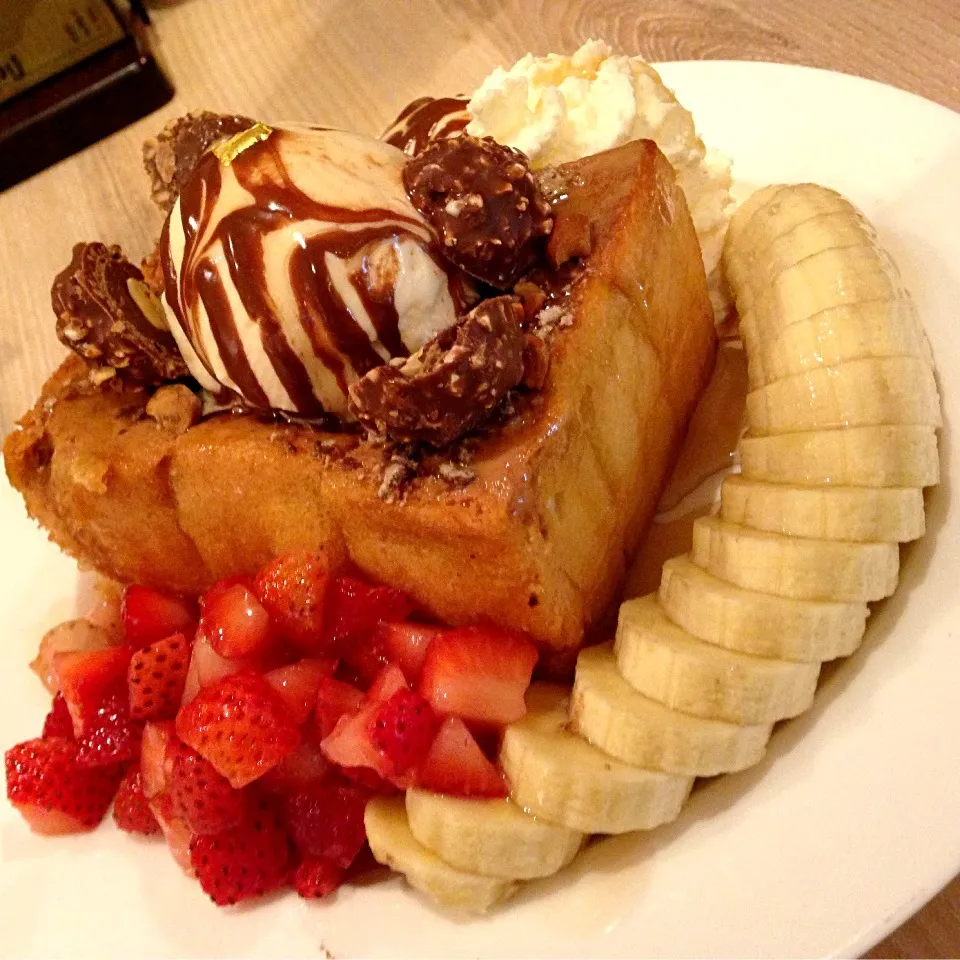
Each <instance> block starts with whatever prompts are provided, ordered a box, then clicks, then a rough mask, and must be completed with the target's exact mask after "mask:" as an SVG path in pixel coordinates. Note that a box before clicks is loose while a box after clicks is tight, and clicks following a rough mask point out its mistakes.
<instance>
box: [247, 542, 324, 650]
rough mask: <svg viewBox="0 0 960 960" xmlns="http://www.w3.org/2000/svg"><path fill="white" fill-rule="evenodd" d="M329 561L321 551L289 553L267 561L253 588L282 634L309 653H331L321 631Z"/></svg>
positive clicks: (322, 628) (322, 630) (322, 629)
mask: <svg viewBox="0 0 960 960" xmlns="http://www.w3.org/2000/svg"><path fill="white" fill-rule="evenodd" d="M329 582H330V564H329V561H328V560H327V557H326V555H325V554H323V553H320V552H314V553H307V552H300V553H290V554H287V555H286V556H283V557H278V558H277V559H276V560H274V561H273V562H272V563H269V564H267V566H265V567H264V568H263V569H262V570H261V571H260V572H259V573H258V574H257V576H256V579H255V581H254V591H255V593H256V595H257V596H258V597H259V598H260V602H261V603H262V604H263V606H264V607H265V608H266V610H267V612H268V613H269V614H270V616H271V617H272V618H273V622H274V623H275V624H276V625H277V628H278V629H279V630H280V632H281V633H283V635H284V636H285V637H287V638H288V639H290V640H291V641H292V642H293V643H295V644H296V645H297V646H298V647H300V649H301V650H303V651H304V652H306V653H310V654H323V653H328V652H330V647H329V641H328V637H327V636H326V635H325V633H324V623H325V620H326V605H327V587H328V584H329Z"/></svg>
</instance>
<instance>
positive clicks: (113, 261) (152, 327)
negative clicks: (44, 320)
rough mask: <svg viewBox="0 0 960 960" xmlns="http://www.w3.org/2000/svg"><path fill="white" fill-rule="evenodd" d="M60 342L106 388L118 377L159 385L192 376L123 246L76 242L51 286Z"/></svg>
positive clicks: (148, 290) (147, 288) (150, 292)
mask: <svg viewBox="0 0 960 960" xmlns="http://www.w3.org/2000/svg"><path fill="white" fill-rule="evenodd" d="M50 297H51V301H52V304H53V310H54V313H55V314H56V315H57V337H59V339H60V341H61V343H63V344H64V345H65V346H67V347H69V348H70V349H71V350H73V351H74V352H75V353H78V354H79V355H80V356H81V357H83V359H84V360H86V361H87V365H88V366H89V367H90V370H91V379H93V381H94V382H95V383H102V382H104V381H106V380H109V379H111V378H113V377H114V376H116V375H117V374H120V375H122V376H123V377H124V378H125V379H127V380H131V381H135V382H138V383H144V384H159V383H164V382H166V381H169V380H176V379H178V378H180V377H185V376H187V374H188V371H187V365H186V363H184V361H183V357H182V356H181V355H180V352H179V350H178V349H177V345H176V342H175V341H174V339H173V337H172V335H171V334H170V331H169V330H168V329H167V325H166V320H165V318H164V314H163V308H162V307H161V306H160V303H159V302H158V300H157V298H156V295H155V294H154V293H153V291H151V290H150V288H149V287H148V286H147V284H146V283H145V282H144V279H143V273H142V272H141V271H140V270H139V269H138V268H137V267H136V266H134V265H133V264H132V263H131V262H130V261H129V260H127V259H126V257H124V256H123V254H122V253H121V252H120V248H119V247H107V246H105V245H104V244H102V243H78V244H77V245H76V246H75V247H74V248H73V259H72V260H71V261H70V263H69V265H68V266H67V267H66V268H65V269H64V270H62V271H61V272H60V273H59V274H58V275H57V277H56V279H55V280H54V282H53V289H52V290H51V294H50Z"/></svg>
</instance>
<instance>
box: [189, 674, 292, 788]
mask: <svg viewBox="0 0 960 960" xmlns="http://www.w3.org/2000/svg"><path fill="white" fill-rule="evenodd" d="M176 725H177V735H178V736H179V737H180V739H181V740H183V742H184V743H186V744H188V745H189V746H191V747H193V749H194V750H196V751H197V753H199V754H200V755H201V756H202V757H205V758H206V759H207V760H209V761H210V763H212V764H213V766H214V768H215V769H216V770H217V772H218V773H221V774H222V775H223V776H225V777H226V778H227V780H229V781H230V785H231V786H232V787H236V788H237V789H239V788H240V787H244V786H246V785H247V784H248V783H251V782H253V781H254V780H256V779H257V778H258V777H261V776H263V774H265V773H266V772H267V771H268V770H269V769H270V768H271V767H275V766H276V765H277V764H278V763H279V762H280V761H281V760H282V759H283V758H284V757H285V756H287V754H289V753H292V752H293V751H294V750H295V749H296V747H297V745H298V744H299V743H300V731H299V729H298V727H297V725H296V723H294V721H293V718H292V717H291V716H290V714H289V713H288V711H287V709H286V707H284V705H283V703H282V702H281V700H280V698H279V697H278V696H277V694H276V693H275V691H274V690H273V688H272V687H271V686H270V685H269V684H268V683H267V682H266V681H265V680H264V679H263V677H261V676H259V675H257V674H255V673H250V672H243V673H235V674H233V675H232V676H229V677H224V678H223V679H222V680H221V681H220V682H219V683H217V684H214V685H212V686H209V687H205V688H204V689H202V690H201V691H200V692H199V693H198V694H197V696H196V697H195V698H194V699H193V700H192V701H191V702H190V703H188V704H187V705H186V706H183V707H181V708H180V711H179V713H177V721H176Z"/></svg>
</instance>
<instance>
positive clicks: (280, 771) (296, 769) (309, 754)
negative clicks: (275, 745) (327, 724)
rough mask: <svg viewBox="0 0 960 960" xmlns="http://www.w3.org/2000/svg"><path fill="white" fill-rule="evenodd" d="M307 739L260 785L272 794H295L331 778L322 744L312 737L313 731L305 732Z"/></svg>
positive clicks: (261, 780) (269, 772)
mask: <svg viewBox="0 0 960 960" xmlns="http://www.w3.org/2000/svg"><path fill="white" fill-rule="evenodd" d="M303 733H304V736H305V739H304V740H303V742H302V743H301V744H300V746H299V747H297V749H296V750H294V751H293V753H291V754H288V755H287V756H285V757H284V758H283V759H282V760H281V761H280V762H279V763H278V764H277V765H276V766H275V767H274V768H273V769H272V770H268V771H267V773H265V774H264V775H263V777H262V778H261V779H260V785H261V787H262V788H263V789H264V790H268V791H270V792H271V793H284V794H286V793H293V792H294V791H296V790H299V789H300V788H301V787H305V786H307V785H308V784H311V783H318V782H320V781H321V780H326V779H328V777H329V776H330V772H331V770H332V767H331V766H330V761H329V760H327V758H326V757H325V756H324V755H323V751H322V750H321V749H320V743H319V742H318V741H316V740H314V739H312V737H311V731H310V730H309V729H306V730H304V731H303Z"/></svg>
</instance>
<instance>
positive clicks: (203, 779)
mask: <svg viewBox="0 0 960 960" xmlns="http://www.w3.org/2000/svg"><path fill="white" fill-rule="evenodd" d="M167 751H168V755H169V756H170V784H169V788H168V789H169V794H170V810H171V813H172V815H173V816H174V817H177V818H179V819H180V820H183V821H184V823H186V824H187V826H188V827H189V828H190V830H191V832H193V833H195V834H201V835H208V834H213V833H219V832H220V831H221V830H229V829H230V828H231V827H236V826H238V825H239V823H240V821H241V820H242V819H243V812H244V795H243V794H242V793H241V792H240V791H239V790H234V789H233V787H231V786H230V784H229V783H228V782H227V781H226V779H225V778H224V777H222V776H221V775H220V774H219V773H217V771H216V770H214V768H213V766H212V764H211V763H210V762H209V761H208V760H205V759H204V758H203V757H201V756H200V754H199V753H197V752H196V751H195V750H191V749H190V747H188V746H187V745H186V744H183V743H180V741H179V740H177V739H175V738H174V739H173V740H171V741H170V743H169V745H168V746H167Z"/></svg>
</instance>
